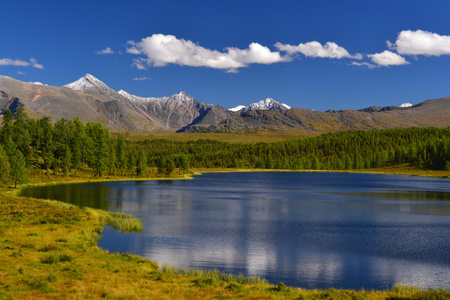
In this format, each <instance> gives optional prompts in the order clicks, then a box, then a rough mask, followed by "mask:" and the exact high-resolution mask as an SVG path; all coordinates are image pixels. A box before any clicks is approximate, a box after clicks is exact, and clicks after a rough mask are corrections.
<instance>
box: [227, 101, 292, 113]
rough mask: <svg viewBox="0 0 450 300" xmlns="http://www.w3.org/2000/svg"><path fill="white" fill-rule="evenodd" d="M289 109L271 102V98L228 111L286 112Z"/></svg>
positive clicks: (284, 105) (287, 106) (285, 105)
mask: <svg viewBox="0 0 450 300" xmlns="http://www.w3.org/2000/svg"><path fill="white" fill-rule="evenodd" d="M288 109H291V107H290V106H289V105H287V104H284V103H281V102H278V101H275V100H273V99H272V98H267V99H265V100H261V101H259V102H256V103H252V104H250V105H249V106H244V105H238V106H236V107H233V108H230V109H229V110H231V111H234V112H245V111H249V110H278V111H279V110H288Z"/></svg>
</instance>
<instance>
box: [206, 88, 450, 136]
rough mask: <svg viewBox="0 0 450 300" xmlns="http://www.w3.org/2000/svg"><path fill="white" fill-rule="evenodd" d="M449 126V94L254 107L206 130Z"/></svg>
mask: <svg viewBox="0 0 450 300" xmlns="http://www.w3.org/2000/svg"><path fill="white" fill-rule="evenodd" d="M429 126H435V127H447V126H450V97H447V98H440V99H433V100H428V101H424V102H422V103H419V104H416V105H411V106H404V107H399V106H389V107H375V106H373V107H370V108H366V109H361V110H345V111H334V110H328V111H326V112H320V111H311V110H305V109H300V108H291V109H289V110H283V111H268V110H252V111H246V112H244V113H243V114H242V115H241V116H239V117H234V118H230V119H227V120H226V121H224V122H222V123H220V124H216V125H212V126H210V127H209V128H208V129H206V130H205V131H215V132H245V131H249V130H250V131H251V130H256V129H266V130H267V129H268V130H277V131H289V130H292V129H294V130H296V131H297V132H303V133H326V132H336V131H347V130H372V129H384V128H406V127H429Z"/></svg>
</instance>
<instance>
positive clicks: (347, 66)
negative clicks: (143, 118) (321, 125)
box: [0, 0, 450, 111]
mask: <svg viewBox="0 0 450 300" xmlns="http://www.w3.org/2000/svg"><path fill="white" fill-rule="evenodd" d="M5 2H6V3H5ZM0 12H1V17H0V75H6V76H11V77H13V78H16V79H19V80H22V81H27V82H42V83H44V84H48V85H56V86H61V85H64V84H66V83H70V82H73V81H75V80H77V79H78V78H80V77H82V76H83V75H85V74H86V73H89V74H92V75H94V76H96V77H97V78H99V79H100V80H102V81H103V82H105V83H106V84H107V85H109V86H110V87H112V88H113V89H115V90H120V89H123V90H125V91H127V92H129V93H131V94H134V95H137V96H142V97H150V96H151V97H162V96H170V95H172V94H175V93H178V92H179V91H185V92H187V93H188V94H190V95H192V96H194V97H195V98H196V99H197V100H199V101H201V102H205V103H213V104H219V105H221V106H224V107H227V108H231V107H234V106H237V105H239V104H244V105H248V104H250V103H253V102H257V101H259V100H262V99H265V98H267V97H271V98H273V99H275V100H277V101H280V102H283V103H286V104H288V105H290V106H292V107H300V108H306V109H315V110H321V111H324V110H327V109H359V108H364V107H367V106H371V105H378V106H388V105H400V104H402V103H405V102H410V103H413V104H415V103H418V102H421V101H424V100H427V99H432V98H439V97H447V96H450V72H449V71H450V21H449V17H448V16H449V12H450V1H446V0H442V1H434V0H429V1H415V0H408V1H406V0H396V1H392V0H391V1H363V0H359V1H352V0H347V1H344V0H343V1H339V0H332V1H331V0H330V1H321V0H308V1H282V0H279V1H269V0H266V1H265V0H259V1H246V0H240V1H234V0H229V1H211V0H210V1H195V0H191V1H140V0H131V1H115V0H109V1H92V0H91V1H83V0H80V1H51V0H48V1H45V0H42V1H35V0H33V1H22V0H15V1H2V3H1V4H0Z"/></svg>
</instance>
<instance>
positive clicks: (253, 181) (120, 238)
mask: <svg viewBox="0 0 450 300" xmlns="http://www.w3.org/2000/svg"><path fill="white" fill-rule="evenodd" d="M21 196H28V197H36V198H44V199H54V200H59V201H64V202H69V203H73V204H76V205H79V206H81V207H85V206H88V207H94V208H101V209H105V210H108V211H114V212H123V213H126V214H132V215H134V216H135V217H137V218H139V219H141V220H142V221H143V226H144V228H143V231H142V232H141V233H121V232H117V231H114V230H113V229H111V228H109V227H106V228H105V230H104V232H103V236H102V239H101V242H100V244H99V247H101V248H103V249H107V250H109V251H110V252H120V253H123V252H129V253H132V254H137V255H140V256H142V257H146V258H149V259H150V260H154V261H157V262H158V263H159V265H160V266H162V265H163V264H168V265H172V266H175V267H179V268H190V269H204V270H211V269H218V270H220V271H223V272H227V273H233V274H238V273H242V274H244V275H246V276H256V277H261V278H265V279H266V280H267V281H269V282H271V283H274V284H277V283H278V282H284V283H285V284H286V285H289V286H295V287H302V288H323V289H328V288H331V287H333V288H345V289H357V290H359V289H362V288H363V289H366V290H370V289H381V290H384V289H387V288H391V287H392V286H394V285H395V284H407V285H414V286H419V287H421V288H442V289H447V290H449V289H450V180H449V179H442V178H428V177H416V176H399V175H379V174H357V173H323V172H247V173H206V174H203V175H198V176H194V178H193V180H155V181H122V182H117V181H115V182H101V183H82V184H61V185H51V186H39V187H29V188H26V189H24V190H23V191H22V194H21Z"/></svg>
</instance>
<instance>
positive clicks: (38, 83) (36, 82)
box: [30, 81, 48, 86]
mask: <svg viewBox="0 0 450 300" xmlns="http://www.w3.org/2000/svg"><path fill="white" fill-rule="evenodd" d="M30 83H32V84H37V85H45V86H48V84H43V83H42V82H39V81H35V82H30Z"/></svg>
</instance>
